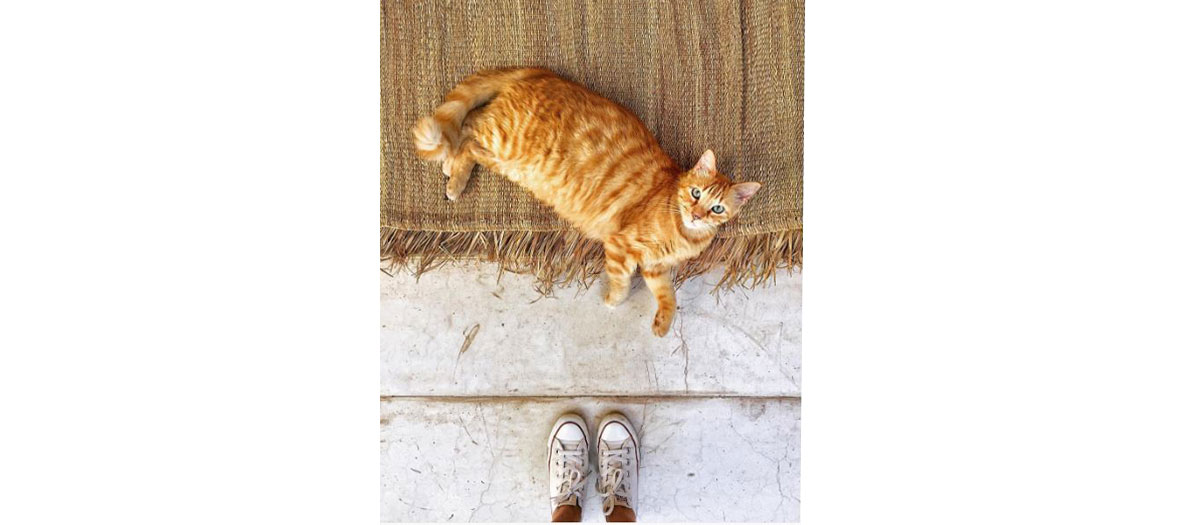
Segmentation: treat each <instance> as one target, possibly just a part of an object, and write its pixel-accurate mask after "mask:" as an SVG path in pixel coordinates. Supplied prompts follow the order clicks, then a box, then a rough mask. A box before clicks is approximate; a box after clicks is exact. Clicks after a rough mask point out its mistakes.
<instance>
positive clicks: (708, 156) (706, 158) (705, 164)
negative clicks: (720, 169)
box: [692, 149, 717, 173]
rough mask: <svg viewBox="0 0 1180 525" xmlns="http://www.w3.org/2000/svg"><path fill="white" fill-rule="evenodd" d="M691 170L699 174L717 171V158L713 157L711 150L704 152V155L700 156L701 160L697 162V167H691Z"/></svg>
mask: <svg viewBox="0 0 1180 525" xmlns="http://www.w3.org/2000/svg"><path fill="white" fill-rule="evenodd" d="M692 169H693V170H696V171H699V172H701V173H712V172H714V171H717V158H716V157H714V156H713V150H711V149H707V150H705V154H704V155H701V160H698V161H697V165H696V166H693V168H692Z"/></svg>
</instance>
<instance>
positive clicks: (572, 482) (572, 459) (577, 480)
mask: <svg viewBox="0 0 1180 525" xmlns="http://www.w3.org/2000/svg"><path fill="white" fill-rule="evenodd" d="M555 453H556V454H557V459H558V464H559V465H561V484H560V485H558V487H557V491H558V492H557V495H556V496H553V497H552V499H553V503H554V504H558V503H561V502H563V501H565V500H566V499H568V498H570V497H571V496H575V495H577V494H578V493H579V492H581V491H582V488H583V487H585V486H586V472H585V463H584V460H583V457H582V455H583V454H584V452H583V451H582V447H581V446H578V447H576V448H574V449H573V450H565V449H559V450H557V451H555Z"/></svg>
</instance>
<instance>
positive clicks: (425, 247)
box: [381, 227, 803, 295]
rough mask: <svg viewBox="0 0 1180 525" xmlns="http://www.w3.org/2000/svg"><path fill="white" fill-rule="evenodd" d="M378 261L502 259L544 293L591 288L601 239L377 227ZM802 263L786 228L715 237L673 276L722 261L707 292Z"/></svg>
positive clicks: (683, 277)
mask: <svg viewBox="0 0 1180 525" xmlns="http://www.w3.org/2000/svg"><path fill="white" fill-rule="evenodd" d="M381 260H382V261H383V262H388V263H389V267H390V269H391V270H392V269H399V268H400V269H404V270H408V271H409V272H411V273H413V274H414V277H415V278H420V277H421V276H422V274H424V273H426V272H429V271H431V270H434V269H436V268H439V267H440V266H442V265H444V264H448V263H453V262H459V261H465V260H479V261H485V262H493V263H497V264H499V268H500V275H501V276H502V275H503V274H504V272H506V271H507V272H512V273H525V274H529V273H531V274H533V275H534V276H536V279H537V283H536V289H537V291H538V292H539V293H541V294H544V295H549V294H550V293H552V291H553V288H554V287H555V286H560V287H564V286H569V285H570V284H577V285H579V286H580V287H582V288H589V287H590V285H591V284H592V283H593V282H594V280H595V279H596V278H597V277H598V275H599V274H600V273H602V245H601V244H600V243H599V242H597V241H593V240H590V239H587V238H585V237H582V236H581V235H579V234H578V233H577V232H575V231H550V232H531V231H478V232H439V231H414V230H398V229H393V228H386V227H382V228H381ZM802 263H803V231H802V230H791V231H782V232H773V233H763V234H755V235H738V236H733V237H728V238H724V239H722V238H718V239H714V240H713V242H712V243H711V244H710V245H709V247H708V248H706V249H705V251H704V252H703V253H701V254H700V255H699V256H697V257H696V258H695V259H692V260H690V261H688V262H685V263H683V264H681V265H680V267H679V268H678V269H677V270H676V275H675V276H674V277H673V284H674V285H675V286H677V287H679V286H680V285H681V284H683V283H684V282H685V281H687V280H688V279H690V278H692V277H696V276H698V275H702V274H704V273H706V272H708V271H709V270H712V269H713V268H715V267H724V269H725V271H724V273H723V274H722V276H721V280H719V281H718V282H717V284H716V285H715V286H714V287H713V290H712V292H713V293H717V292H718V291H720V290H722V289H725V290H728V289H732V288H733V287H734V286H740V287H742V288H747V289H751V288H754V287H757V286H759V285H765V284H768V283H770V284H773V283H774V282H775V273H776V272H777V271H778V270H780V269H786V270H787V271H793V270H795V269H797V268H801V267H802Z"/></svg>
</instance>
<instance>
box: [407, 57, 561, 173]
mask: <svg viewBox="0 0 1180 525" xmlns="http://www.w3.org/2000/svg"><path fill="white" fill-rule="evenodd" d="M537 74H552V73H550V72H549V71H546V70H544V69H537V68H509V69H490V70H486V71H480V72H479V73H476V74H474V75H471V76H469V77H467V78H465V79H463V81H462V82H460V83H459V85H457V86H455V88H454V89H452V90H451V92H450V93H447V96H446V98H445V99H443V103H442V105H441V106H439V107H438V108H436V109H435V110H434V115H431V116H429V117H423V118H422V119H421V120H419V121H418V124H417V125H415V126H414V146H415V148H416V149H417V150H418V156H419V157H422V158H424V159H426V160H434V161H443V160H446V159H447V158H448V157H451V156H453V155H454V154H455V152H456V149H457V148H458V147H459V130H460V128H461V127H462V126H463V119H464V118H466V117H467V113H468V112H469V111H471V110H472V109H475V108H476V107H479V106H481V105H483V104H486V103H487V102H488V101H489V100H491V99H493V98H495V96H496V95H498V94H499V93H500V91H502V90H503V89H504V88H505V87H506V86H508V85H509V84H511V83H513V82H516V81H518V80H521V79H524V78H527V77H530V76H535V75H537Z"/></svg>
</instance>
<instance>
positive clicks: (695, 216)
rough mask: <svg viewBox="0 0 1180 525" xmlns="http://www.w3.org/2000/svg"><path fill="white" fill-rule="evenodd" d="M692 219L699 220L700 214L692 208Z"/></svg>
mask: <svg viewBox="0 0 1180 525" xmlns="http://www.w3.org/2000/svg"><path fill="white" fill-rule="evenodd" d="M692 220H694V221H699V220H701V214H699V213H697V212H696V210H693V212H692Z"/></svg>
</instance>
